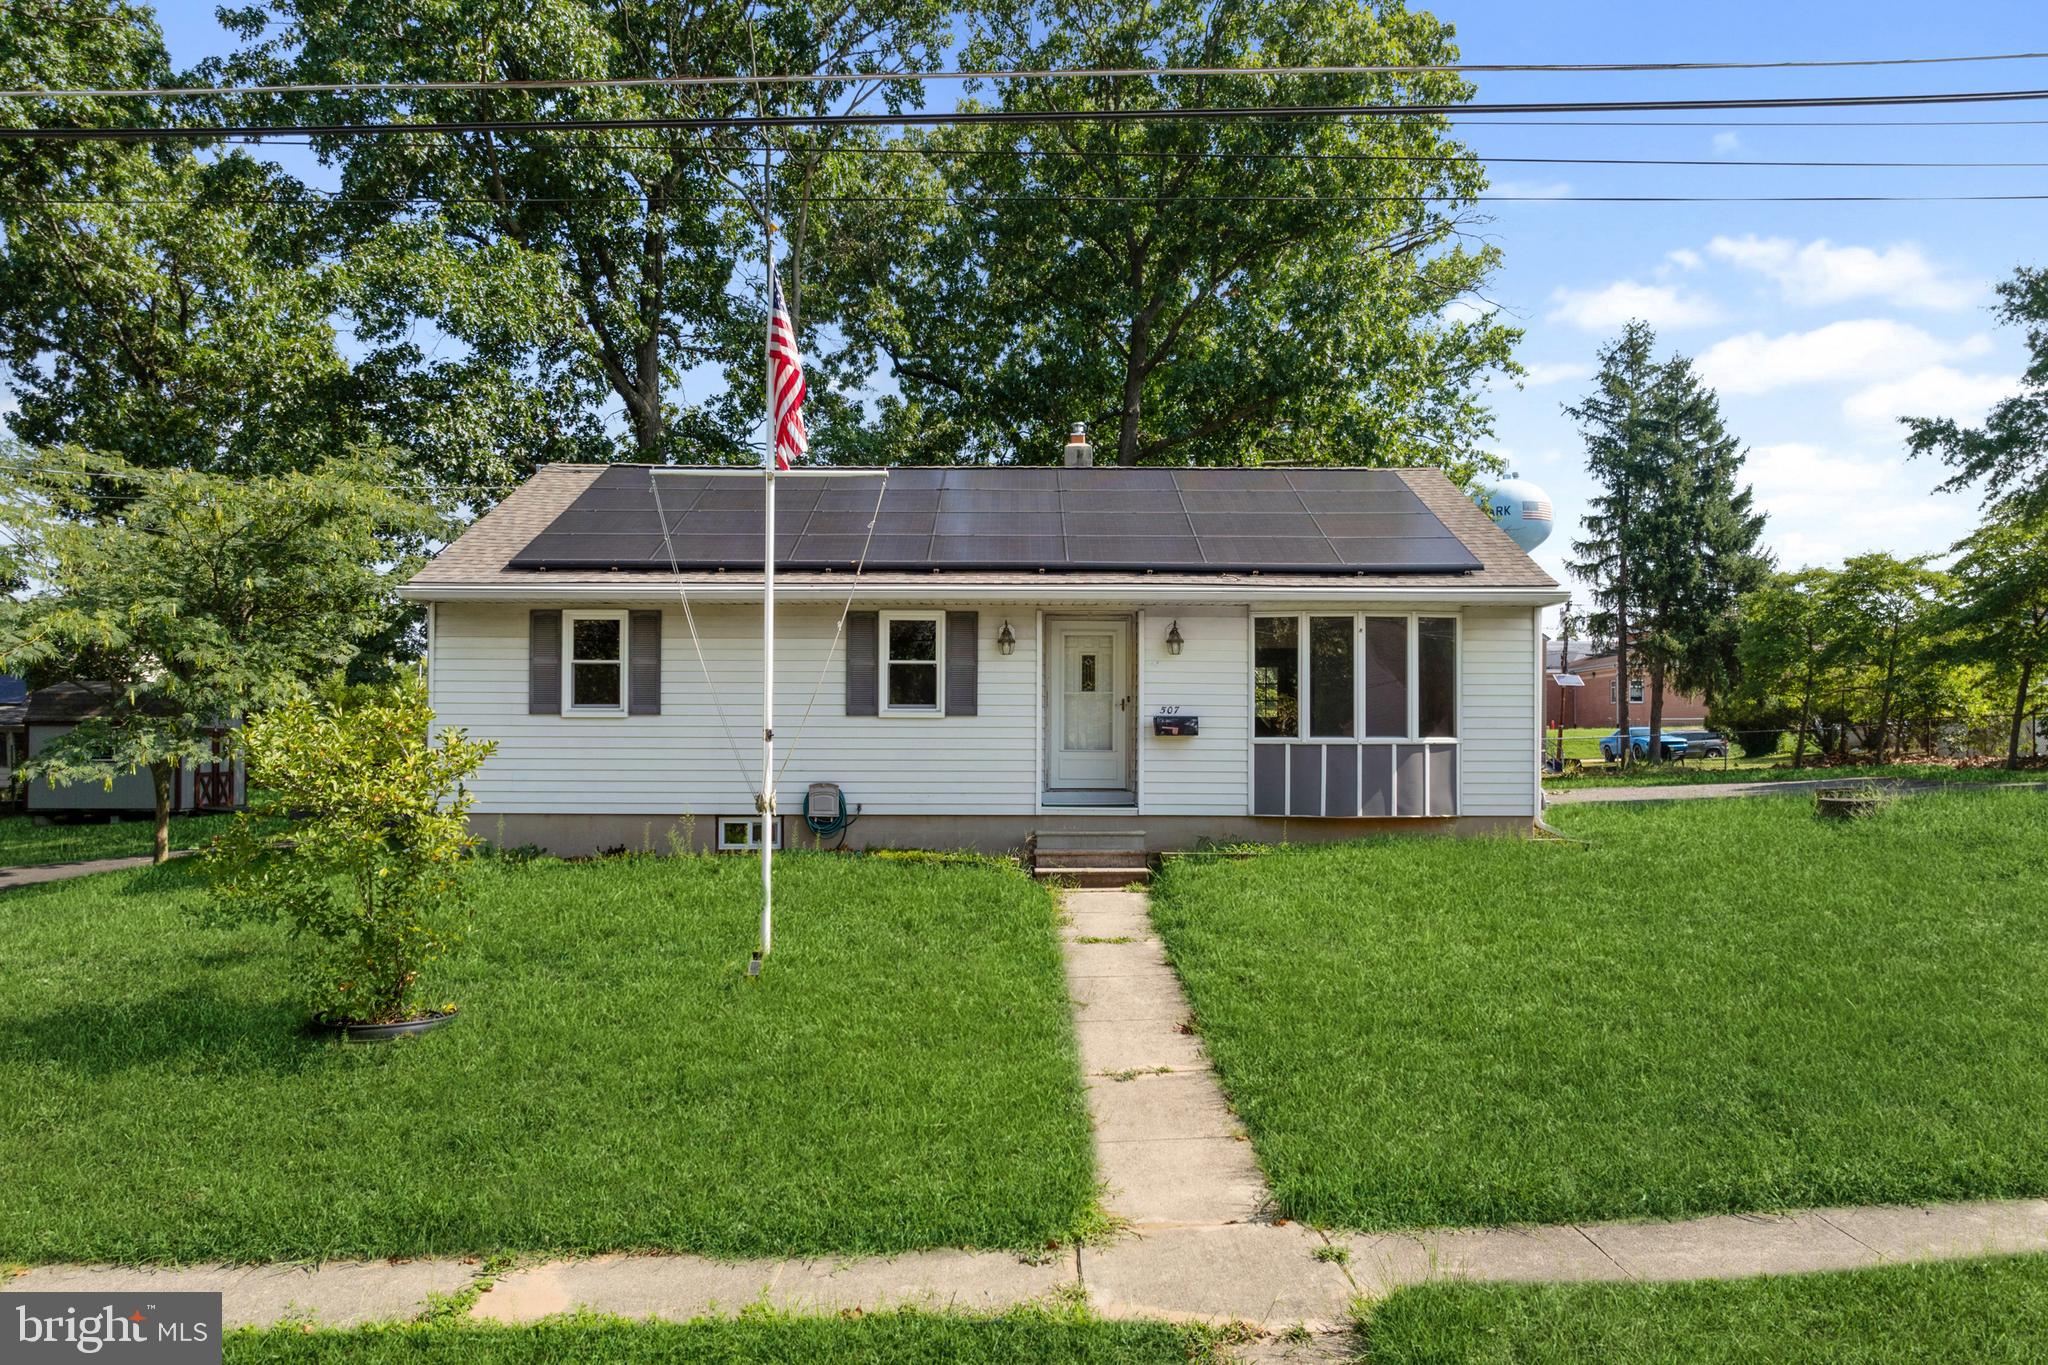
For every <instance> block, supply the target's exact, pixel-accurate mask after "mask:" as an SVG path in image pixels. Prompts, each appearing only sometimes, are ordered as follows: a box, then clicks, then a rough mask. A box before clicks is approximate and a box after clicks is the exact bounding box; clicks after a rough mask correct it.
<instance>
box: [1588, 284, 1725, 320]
mask: <svg viewBox="0 0 2048 1365" xmlns="http://www.w3.org/2000/svg"><path fill="white" fill-rule="evenodd" d="M1550 301H1551V302H1552V303H1553V304H1555V305H1556V306H1555V307H1553V308H1552V309H1551V310H1550V318H1551V321H1553V322H1568V323H1570V324H1572V325H1573V326H1574V327H1583V328H1585V329H1587V330H1588V331H1594V332H1600V331H1608V330H1611V329H1613V328H1617V327H1620V326H1621V325H1622V324H1623V323H1625V322H1628V321H1630V320H1631V319H1635V318H1641V319H1642V320H1643V321H1644V322H1647V323H1649V324H1650V325H1651V326H1652V327H1697V326H1699V325H1700V324H1702V323H1708V322H1717V321H1719V320H1720V317H1721V310H1720V307H1719V306H1718V305H1717V304H1715V303H1714V301H1713V300H1712V299H1705V298H1701V297H1700V296H1699V295H1697V294H1688V293H1686V292H1685V291H1683V290H1680V289H1675V288H1673V287H1672V286H1670V285H1664V284H1641V283H1638V282H1637V281H1635V280H1617V281H1615V282H1614V283H1613V284H1610V285H1608V286H1607V287H1606V288H1604V289H1558V290H1556V291H1554V292H1553V293H1552V294H1551V296H1550Z"/></svg>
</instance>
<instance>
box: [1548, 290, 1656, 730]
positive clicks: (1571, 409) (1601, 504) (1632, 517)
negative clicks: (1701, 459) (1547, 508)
mask: <svg viewBox="0 0 2048 1365" xmlns="http://www.w3.org/2000/svg"><path fill="white" fill-rule="evenodd" d="M1656 345H1657V334H1656V333H1655V332H1653V331H1652V330H1650V325H1649V324H1648V323H1646V322H1641V321H1636V322H1631V323H1629V324H1628V326H1627V327H1625V328H1624V329H1623V330H1622V334H1621V335H1620V336H1619V337H1618V338H1616V339H1615V340H1614V341H1613V342H1611V343H1610V344H1608V345H1607V346H1606V347H1604V348H1603V349H1602V350H1601V352H1600V373H1599V374H1598V375H1597V376H1596V377H1595V378H1594V381H1593V383H1594V388H1593V392H1592V393H1591V394H1589V395H1588V396H1587V397H1585V398H1583V399H1581V400H1580V401H1579V402H1577V403H1574V404H1568V405H1567V406H1566V407H1565V410H1564V411H1565V415H1566V416H1567V417H1570V418H1571V419H1572V420H1574V421H1576V422H1577V423H1578V424H1579V430H1580V434H1581V435H1582V436H1583V437H1584V439H1585V442H1586V470H1587V472H1588V473H1589V474H1591V475H1592V477H1593V482H1594V484H1595V485H1596V487H1597V489H1598V491H1597V492H1595V493H1594V494H1593V496H1592V498H1591V499H1590V500H1589V502H1588V511H1587V512H1586V516H1585V520H1584V525H1585V529H1586V534H1585V537H1584V539H1581V540H1575V541H1573V542H1572V553H1573V555H1575V556H1576V558H1574V559H1572V560H1570V561H1568V566H1569V567H1570V569H1571V571H1572V573H1574V574H1575V575H1577V576H1578V577H1579V578H1580V579H1582V580H1584V581H1585V582H1586V583H1587V584H1588V585H1589V586H1590V588H1591V591H1592V598H1593V605H1592V610H1591V611H1589V612H1588V613H1587V616H1586V627H1587V629H1588V630H1590V631H1592V632H1593V633H1594V634H1598V635H1609V634H1611V635H1612V636H1613V637H1614V665H1615V669H1614V676H1615V680H1616V686H1615V689H1614V691H1615V726H1616V728H1617V729H1618V730H1620V731H1621V732H1622V734H1623V736H1624V742H1623V744H1622V746H1621V754H1622V762H1623V763H1624V764H1626V763H1627V762H1628V757H1629V746H1628V744H1627V742H1626V736H1627V733H1628V729H1629V721H1630V711H1629V697H1628V684H1629V647H1630V644H1631V643H1632V634H1631V632H1632V631H1633V630H1634V629H1635V624H1634V619H1633V613H1634V609H1635V606H1636V602H1637V600H1638V599H1637V594H1638V591H1639V589H1638V584H1637V575H1638V573H1639V572H1640V571H1641V568H1642V560H1643V558H1644V556H1645V554H1646V552H1647V550H1648V541H1649V534H1648V529H1649V528H1648V525H1647V522H1646V519H1645V518H1644V517H1642V516H1641V515H1640V512H1641V506H1642V499H1643V496H1644V493H1645V492H1646V490H1648V489H1649V488H1650V487H1652V486H1653V485H1654V483H1655V482H1656V480H1657V478H1658V475H1659V467H1660V464H1661V461H1662V449H1663V430H1662V427H1661V424H1660V423H1661V414H1660V413H1659V412H1658V410H1657V392H1656V391H1657V384H1658V380H1659V378H1660V376H1661V375H1662V372H1663V371H1662V367H1661V366H1659V365H1658V364H1657V361H1656V357H1655V355H1654V354H1653V353H1654V351H1655V349H1656ZM1654 747H1655V746H1654V745H1653V746H1652V748H1653V749H1654Z"/></svg>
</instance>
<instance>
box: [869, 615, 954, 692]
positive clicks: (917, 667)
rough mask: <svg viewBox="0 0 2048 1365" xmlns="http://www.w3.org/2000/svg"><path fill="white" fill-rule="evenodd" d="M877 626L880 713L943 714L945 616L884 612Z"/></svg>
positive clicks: (944, 690)
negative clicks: (879, 633) (879, 654)
mask: <svg viewBox="0 0 2048 1365" xmlns="http://www.w3.org/2000/svg"><path fill="white" fill-rule="evenodd" d="M881 626H882V658H881V664H882V688H881V691H882V695H881V707H880V708H879V709H880V711H881V713H882V714H883V715H885V716H943V715H945V714H946V614H945V613H944V612H940V611H885V612H883V613H882V620H881Z"/></svg>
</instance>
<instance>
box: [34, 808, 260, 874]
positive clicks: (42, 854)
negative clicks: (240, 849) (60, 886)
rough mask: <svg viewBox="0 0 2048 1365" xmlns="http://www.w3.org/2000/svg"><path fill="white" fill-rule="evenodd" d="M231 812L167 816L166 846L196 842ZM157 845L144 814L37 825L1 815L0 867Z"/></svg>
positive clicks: (136, 853)
mask: <svg viewBox="0 0 2048 1365" xmlns="http://www.w3.org/2000/svg"><path fill="white" fill-rule="evenodd" d="M232 819H234V817H233V816H231V815H188V816H181V817H179V818H177V819H175V820H172V821H171V847H172V848H197V847H198V846H199V845H200V844H203V843H205V842H206V841H207V840H208V839H211V838H212V837H213V836H214V835H216V834H219V833H221V832H222V831H223V830H225V829H226V828H227V827H228V822H229V821H231V820H232ZM155 847H156V831H155V829H154V828H153V827H152V826H151V824H150V822H149V821H147V820H123V821H121V823H119V824H117V825H116V824H107V823H105V822H104V821H102V822H100V823H97V824H73V825H38V824H37V823H36V822H35V820H34V818H33V817H31V816H27V815H6V816H0V867H37V866H40V865H41V864H43V863H68V862H72V861H74V860H76V859H79V858H133V857H141V856H143V855H145V854H147V853H149V852H151V851H152V850H153V849H154V848H155Z"/></svg>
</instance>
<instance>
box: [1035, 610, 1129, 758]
mask: <svg viewBox="0 0 2048 1365" xmlns="http://www.w3.org/2000/svg"><path fill="white" fill-rule="evenodd" d="M1128 630H1129V626H1128V624H1127V623H1125V622H1121V621H1053V622H1048V623H1047V626H1046V634H1047V636H1048V639H1047V641H1046V644H1047V648H1046V666H1047V668H1048V669H1049V670H1050V671H1051V676H1050V677H1049V678H1048V679H1047V686H1046V693H1047V700H1048V701H1049V702H1050V706H1049V707H1048V712H1049V714H1048V715H1047V718H1046V719H1047V722H1048V725H1047V730H1048V735H1047V739H1048V744H1047V748H1048V750H1049V754H1048V759H1049V768H1048V773H1047V777H1048V781H1047V783H1046V785H1047V786H1048V787H1049V788H1052V789H1055V790H1079V791H1122V790H1128V789H1129V788H1130V764H1129V757H1128V755H1129V748H1130V746H1129V742H1128V737H1127V736H1128V731H1129V727H1128V725H1127V724H1126V723H1125V722H1126V719H1127V712H1128V709H1129V706H1130V693H1129V690H1128V688H1127V687H1126V686H1125V681H1126V677H1125V670H1126V669H1127V668H1128V666H1129V665H1128V659H1127V653H1126V649H1127V646H1126V643H1125V637H1126V634H1127V633H1128Z"/></svg>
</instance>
